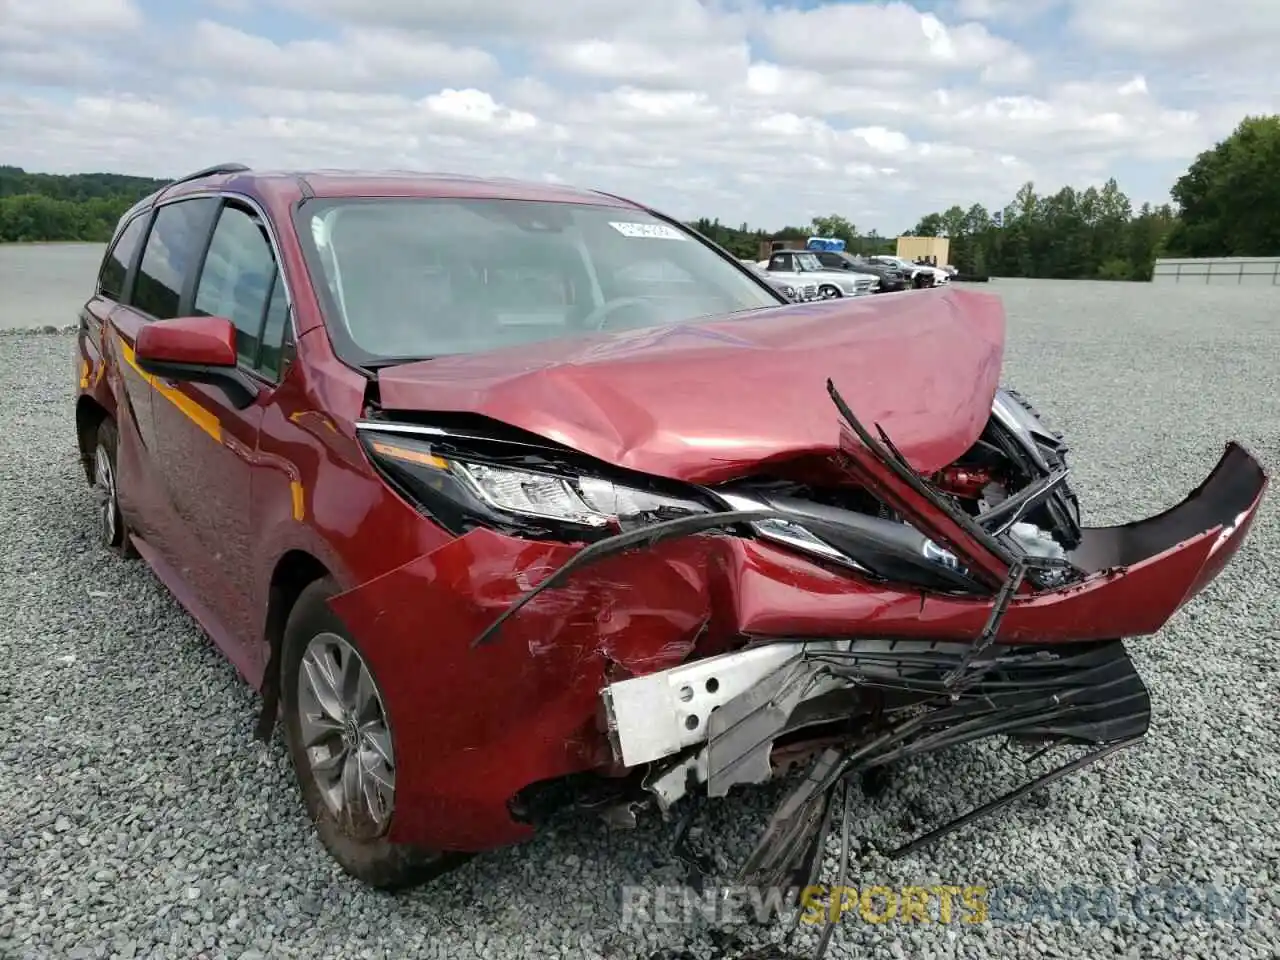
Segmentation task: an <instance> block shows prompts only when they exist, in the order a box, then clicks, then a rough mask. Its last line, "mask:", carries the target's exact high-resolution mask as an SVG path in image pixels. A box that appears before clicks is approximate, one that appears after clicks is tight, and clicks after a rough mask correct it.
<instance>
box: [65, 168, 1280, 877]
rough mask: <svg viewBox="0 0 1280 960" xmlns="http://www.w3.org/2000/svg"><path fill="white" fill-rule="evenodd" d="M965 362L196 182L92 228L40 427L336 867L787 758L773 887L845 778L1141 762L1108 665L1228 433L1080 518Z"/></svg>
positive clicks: (895, 300)
mask: <svg viewBox="0 0 1280 960" xmlns="http://www.w3.org/2000/svg"><path fill="white" fill-rule="evenodd" d="M1003 344H1004V316H1003V312H1002V309H1001V305H1000V301H999V300H998V299H996V298H995V297H992V296H990V295H987V294H981V293H977V292H972V291H967V290H964V289H961V288H954V287H953V288H942V289H939V290H933V291H921V292H903V293H897V294H889V295H885V296H882V297H874V298H860V299H856V300H848V301H844V300H836V301H829V302H822V303H816V304H788V303H787V302H786V301H785V299H784V298H783V296H782V295H781V294H779V293H777V292H776V291H775V290H774V289H772V288H771V287H770V286H769V285H768V284H767V282H766V281H765V280H764V279H763V278H761V277H758V276H756V275H755V274H754V273H753V272H751V271H750V270H748V269H747V268H745V267H744V266H743V265H742V264H741V263H739V262H738V261H737V260H736V259H735V258H734V257H733V256H732V255H730V254H729V253H727V252H726V251H724V250H722V249H720V248H718V247H716V246H714V245H712V244H711V243H709V242H708V241H706V240H705V239H704V238H702V237H700V236H698V235H696V234H694V233H692V232H690V231H689V230H688V229H687V228H685V227H684V226H682V225H681V224H680V223H678V222H676V221H674V220H672V219H669V218H667V217H665V216H663V215H661V214H659V213H656V212H655V211H653V210H650V209H649V208H647V207H644V206H641V205H638V204H635V203H632V202H630V201H626V200H622V199H619V198H617V197H613V196H609V195H605V194H602V193H595V192H590V191H580V190H574V189H569V188H567V187H562V186H550V185H546V184H529V183H520V182H515V181H508V180H485V179H478V178H471V177H464V176H444V175H425V174H402V173H387V174H357V173H335V172H316V173H297V172H263V171H252V170H249V169H248V168H246V167H243V166H241V165H237V164H230V165H223V166H219V167H215V168H211V169H209V170H204V171H200V172H199V173H197V174H193V175H192V176H190V177H187V178H184V179H182V180H180V181H177V182H175V183H173V184H171V185H169V186H167V187H166V188H164V189H162V190H160V191H159V192H157V193H156V194H154V195H153V196H151V197H148V198H147V199H145V200H144V201H142V202H140V203H139V204H137V205H136V206H135V207H134V208H133V209H131V210H130V211H129V212H128V213H127V214H126V215H125V216H124V218H123V219H122V220H121V222H120V224H119V226H118V228H117V230H116V234H115V237H114V238H113V240H112V242H111V245H110V247H109V250H108V253H107V255H106V257H105V259H104V261H103V264H102V268H101V273H100V276H99V277H98V281H97V287H96V290H95V292H94V293H93V295H92V296H91V297H90V298H89V300H88V302H87V303H86V304H85V306H84V308H83V310H82V313H81V317H80V334H79V337H78V354H77V358H76V364H77V376H78V383H79V390H78V394H77V405H76V426H77V430H78V435H79V444H80V453H81V456H82V458H83V462H84V466H85V471H86V476H87V478H88V479H89V481H90V482H91V484H92V485H93V487H94V488H95V489H96V491H97V494H98V496H99V497H100V502H101V513H100V516H101V529H102V538H103V541H104V542H105V543H106V544H107V545H108V546H110V547H111V548H113V549H115V550H117V551H119V552H121V553H124V554H128V555H135V554H136V555H141V557H142V559H144V560H145V561H146V562H147V563H148V564H149V565H150V567H151V568H152V569H153V570H154V571H155V573H156V575H157V576H158V577H159V578H160V580H162V581H163V582H164V584H165V585H166V586H167V587H168V588H169V589H170V590H171V591H172V592H173V594H174V595H175V596H176V597H177V598H178V600H179V601H180V602H181V603H182V605H183V606H184V607H185V608H186V609H187V610H189V611H190V612H191V613H192V614H193V616H194V617H195V618H196V619H197V620H198V621H199V623H200V624H201V625H202V627H203V628H204V629H205V630H206V631H207V632H208V634H209V635H210V637H212V639H213V640H214V642H215V643H216V644H217V645H218V646H219V647H220V648H221V649H222V650H223V651H224V652H225V654H226V656H227V657H228V658H229V659H230V660H231V661H232V663H234V664H235V666H236V668H237V669H238V670H239V671H240V672H241V673H242V674H243V675H244V677H245V679H246V680H247V681H248V682H249V683H251V684H252V685H253V686H254V687H255V688H256V689H258V690H260V691H261V693H262V696H263V712H262V716H261V723H260V726H259V733H260V735H261V736H264V737H266V736H269V735H270V734H271V731H272V729H273V727H274V725H275V723H276V721H277V719H278V720H279V721H280V723H281V725H282V727H283V733H284V736H285V738H286V740H287V743H288V747H289V753H290V756H291V759H292V763H293V766H294V768H295V770H296V772H297V777H298V782H299V785H300V790H301V794H302V798H303V800H304V802H305V804H306V808H307V810H308V812H309V814H310V816H311V817H312V819H313V820H314V821H315V823H316V826H317V829H318V831H319V834H320V837H321V839H322V840H323V842H324V844H325V846H326V847H327V848H328V850H329V851H330V852H331V853H332V854H333V856H334V857H335V858H336V860H337V861H338V862H339V863H340V864H341V865H342V867H343V868H344V869H345V870H347V871H348V872H349V873H351V874H352V875H354V876H356V877H359V878H360V879H362V880H364V881H366V882H367V883H370V884H374V885H377V886H382V887H396V886H402V885H405V884H407V883H412V882H417V881H420V880H422V879H424V878H426V877H428V876H430V875H431V874H433V873H438V872H439V871H441V870H443V869H446V868H447V867H449V866H450V865H451V864H454V863H457V862H458V861H459V860H460V859H461V858H463V857H465V856H467V855H469V854H474V853H476V852H479V851H483V850H488V849H492V848H495V847H499V846H502V845H506V844H512V843H515V842H518V841H521V840H524V839H526V838H528V837H530V836H531V835H532V833H533V831H534V830H535V828H536V825H537V823H538V821H539V819H540V818H541V817H543V816H545V815H546V814H547V813H548V812H549V811H551V810H554V809H558V805H559V804H563V803H570V804H585V805H589V806H592V807H594V808H596V809H599V810H601V811H604V812H606V813H608V814H609V816H610V817H611V818H612V819H613V820H615V821H622V822H626V821H627V820H629V819H630V818H631V817H632V816H633V815H634V811H635V809H636V806H637V804H638V803H645V802H647V803H649V804H652V805H654V806H656V807H657V808H658V809H659V810H661V811H662V812H663V813H664V814H665V813H667V812H669V811H671V810H672V809H673V808H674V807H676V806H681V807H682V808H684V809H693V808H694V807H696V806H697V805H698V804H700V803H704V802H706V801H707V800H708V798H716V797H723V796H724V795H725V794H726V793H728V791H729V790H730V789H731V788H732V787H734V786H735V785H738V784H755V783H761V782H763V781H766V780H769V779H771V778H773V777H775V776H779V775H781V774H783V773H784V772H785V771H788V770H791V769H794V768H796V767H797V766H801V767H803V768H804V769H807V770H808V771H809V774H808V776H806V777H804V778H798V779H797V786H796V787H795V790H794V792H793V793H792V794H791V795H790V796H789V797H788V798H787V800H786V802H785V803H784V804H782V805H781V806H780V807H779V808H778V812H777V814H776V815H775V817H774V820H773V822H772V823H771V824H770V825H769V827H768V829H767V830H766V831H765V833H764V835H763V836H762V838H761V841H760V845H759V847H758V848H757V849H756V851H755V853H754V854H753V855H752V856H751V858H750V859H749V861H748V862H747V863H746V864H745V865H744V867H743V876H749V877H751V878H753V879H755V880H759V881H771V880H773V881H776V880H778V879H780V878H787V877H795V876H797V875H801V874H803V872H804V871H805V870H807V869H809V868H810V867H811V866H812V863H813V862H814V851H815V850H817V849H819V848H820V847H821V839H822V837H823V835H824V832H825V830H826V829H827V828H828V826H829V824H830V820H831V818H830V817H829V816H828V815H827V813H828V811H829V809H830V800H831V797H832V795H833V792H834V791H835V788H836V786H837V785H840V784H843V783H847V781H848V780H849V778H850V777H852V776H854V775H858V776H866V775H867V774H868V772H869V771H876V770H879V769H883V768H885V767H886V766H888V765H890V764H892V763H894V762H896V761H898V760H901V759H903V758H906V757H910V756H913V755H917V754H920V753H923V752H926V751H932V750H938V749H941V748H943V747H947V746H951V745H955V744H962V743H966V742H971V741H975V740H978V739H981V738H986V737H992V736H1005V737H1009V738H1012V739H1014V740H1017V741H1022V742H1027V743H1041V742H1042V743H1047V744H1052V745H1066V746H1070V745H1075V746H1076V748H1077V749H1079V748H1084V750H1085V752H1084V753H1083V754H1082V755H1081V756H1079V757H1078V758H1077V759H1075V760H1073V761H1072V762H1070V763H1068V764H1065V765H1063V766H1059V767H1057V768H1055V769H1054V770H1052V771H1051V772H1050V773H1048V774H1046V775H1045V777H1055V776H1061V775H1063V774H1064V773H1066V772H1069V771H1070V770H1073V769H1077V768H1079V767H1080V766H1083V765H1084V764H1085V763H1087V762H1089V761H1090V760H1092V759H1095V758H1096V757H1097V756H1099V755H1101V754H1103V753H1105V752H1108V751H1110V750H1114V749H1117V748H1119V747H1122V746H1126V745H1128V744H1131V743H1133V742H1135V741H1137V740H1138V739H1140V738H1141V737H1142V736H1143V735H1144V734H1145V732H1146V730H1147V725H1148V720H1149V715H1150V702H1149V699H1148V695H1147V691H1146V688H1145V686H1144V685H1143V682H1142V680H1141V679H1140V678H1139V676H1138V675H1137V673H1136V672H1135V670H1134V667H1133V664H1132V662H1131V661H1130V659H1129V657H1128V655H1127V653H1126V651H1125V647H1124V643H1123V639H1124V638H1128V637H1135V636H1142V635H1147V634H1152V633H1155V632H1156V631H1158V630H1159V629H1160V628H1161V626H1162V625H1163V624H1164V623H1165V622H1166V620H1168V618H1169V617H1170V616H1171V615H1172V614H1173V613H1174V612H1175V611H1176V610H1177V609H1178V608H1179V607H1181V606H1182V605H1183V604H1185V603H1186V602H1187V601H1188V600H1189V599H1191V598H1192V597H1193V596H1195V594H1196V593H1197V592H1198V591H1200V590H1201V589H1202V588H1203V587H1204V586H1205V584H1207V583H1208V582H1209V581H1210V580H1212V579H1213V578H1214V577H1215V576H1216V575H1217V574H1218V573H1219V571H1221V570H1222V568H1223V566H1224V564H1226V563H1227V562H1228V561H1229V559H1230V558H1231V557H1232V555H1233V554H1234V553H1235V552H1236V551H1237V550H1238V549H1239V547H1240V544H1241V543H1242V541H1243V540H1244V538H1245V536H1246V535H1247V532H1248V530H1249V527H1250V525H1251V524H1252V522H1253V519H1254V516H1255V514H1256V512H1257V509H1258V505H1259V502H1260V500H1261V498H1262V496H1263V493H1264V491H1265V489H1266V486H1267V482H1268V481H1267V477H1266V475H1265V473H1264V471H1263V470H1262V469H1261V467H1260V466H1259V464H1258V463H1257V462H1256V461H1255V460H1254V459H1253V457H1251V456H1250V455H1249V453H1248V452H1246V451H1245V450H1244V449H1243V448H1241V447H1240V446H1238V445H1235V444H1228V445H1227V447H1226V449H1225V452H1224V454H1223V456H1222V458H1221V460H1220V461H1219V463H1218V464H1217V466H1216V467H1214V468H1213V470H1212V472H1211V473H1209V475H1208V477H1207V479H1206V480H1205V481H1204V483H1203V484H1202V485H1201V486H1200V487H1199V488H1198V489H1196V490H1195V491H1193V492H1192V493H1191V494H1190V495H1189V496H1188V497H1187V499H1186V500H1184V501H1183V502H1182V503H1181V504H1179V505H1177V506H1175V507H1172V508H1171V509H1170V510H1168V511H1166V512H1164V513H1161V514H1159V515H1157V516H1154V517H1150V518H1148V519H1145V520H1139V521H1137V522H1135V523H1131V524H1126V525H1122V526H1113V527H1089V526H1084V525H1083V524H1082V521H1081V514H1080V509H1079V505H1078V503H1077V500H1076V496H1075V494H1074V493H1073V491H1072V489H1071V486H1070V477H1069V470H1068V465H1067V458H1066V446H1065V444H1064V442H1063V439H1062V437H1061V436H1059V435H1058V434H1057V433H1055V432H1053V431H1052V430H1050V429H1049V428H1048V427H1046V426H1045V425H1044V423H1043V422H1042V421H1041V418H1040V417H1039V416H1038V415H1037V413H1036V411H1035V410H1034V409H1033V408H1032V407H1031V406H1030V404H1029V403H1028V402H1027V401H1026V400H1025V399H1023V398H1022V397H1021V396H1019V395H1018V394H1015V393H1013V392H1010V391H1008V390H1005V389H1002V387H1001V384H1000V375H1001V360H1002V353H1003ZM1036 782H1043V779H1042V780H1040V781H1036ZM1024 792H1025V791H1024ZM1009 799H1010V797H1008V796H1006V797H1004V798H999V799H997V800H995V801H993V804H992V805H990V806H989V807H987V808H983V809H982V810H980V811H976V812H988V811H989V810H990V809H994V808H995V806H998V805H999V804H1001V803H1005V802H1007V801H1008V800H1009ZM954 826H956V824H955V823H953V824H948V825H944V826H943V827H941V828H939V830H935V831H932V832H931V833H930V834H927V835H926V836H925V837H921V838H918V839H917V840H916V841H913V842H912V844H908V845H906V846H904V847H902V848H900V852H901V850H905V849H908V848H910V847H911V846H913V845H914V844H918V843H919V842H923V841H924V840H927V839H929V838H930V837H933V836H936V835H938V834H939V832H940V831H941V830H946V829H952V828H954Z"/></svg>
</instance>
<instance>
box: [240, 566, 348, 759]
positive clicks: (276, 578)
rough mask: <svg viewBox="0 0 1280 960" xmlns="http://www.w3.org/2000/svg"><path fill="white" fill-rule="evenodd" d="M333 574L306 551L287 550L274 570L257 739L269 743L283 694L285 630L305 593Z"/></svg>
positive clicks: (269, 603) (268, 596) (265, 636)
mask: <svg viewBox="0 0 1280 960" xmlns="http://www.w3.org/2000/svg"><path fill="white" fill-rule="evenodd" d="M332 576H333V574H332V572H331V571H330V570H329V568H328V567H327V566H325V564H324V563H323V562H322V561H321V560H320V559H319V558H317V557H316V556H315V555H314V554H312V553H308V552H307V551H306V550H300V549H291V550H286V551H285V552H284V554H282V555H281V557H280V559H279V560H277V561H276V565H275V568H274V569H273V570H272V571H271V582H270V586H269V587H268V589H267V617H266V621H265V626H264V630H263V633H264V638H263V639H264V640H265V641H266V644H267V666H266V669H265V670H264V671H263V674H262V715H261V716H260V717H259V719H258V738H259V739H261V740H266V739H268V738H269V737H270V736H271V731H272V730H273V729H274V727H275V721H276V713H277V710H278V706H279V695H280V651H281V646H282V644H283V641H284V631H285V627H286V625H287V624H288V623H289V614H291V613H292V612H293V608H294V606H295V604H297V602H298V597H300V596H301V595H302V591H304V590H306V589H307V587H309V586H311V584H313V583H315V582H316V581H317V580H323V579H324V578H325V577H332Z"/></svg>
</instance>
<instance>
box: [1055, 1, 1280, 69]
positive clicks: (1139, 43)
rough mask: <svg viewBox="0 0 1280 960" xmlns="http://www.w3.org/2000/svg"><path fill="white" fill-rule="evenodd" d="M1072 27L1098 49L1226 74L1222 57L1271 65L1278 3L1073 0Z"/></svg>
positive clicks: (1277, 39)
mask: <svg viewBox="0 0 1280 960" xmlns="http://www.w3.org/2000/svg"><path fill="white" fill-rule="evenodd" d="M1071 25H1072V27H1073V29H1074V30H1075V31H1076V32H1077V33H1079V34H1081V35H1082V36H1084V37H1085V38H1087V39H1088V40H1090V41H1091V42H1093V43H1094V44H1096V45H1098V46H1099V47H1103V48H1107V49H1111V50H1118V51H1124V52H1128V53H1141V54H1155V55H1159V56H1163V57H1172V56H1178V57H1183V56H1187V57H1191V58H1193V59H1196V60H1202V59H1204V58H1213V59H1216V60H1217V62H1218V63H1219V65H1220V68H1221V69H1222V70H1223V71H1224V72H1227V73H1230V72H1232V71H1233V61H1232V60H1231V59H1229V58H1225V59H1218V58H1221V57H1223V55H1224V54H1230V53H1234V54H1236V55H1240V54H1244V53H1259V52H1261V53H1265V54H1267V55H1268V58H1269V60H1270V64H1271V66H1272V68H1273V69H1272V72H1271V86H1272V87H1274V86H1275V77H1276V75H1277V74H1276V70H1275V69H1274V68H1275V62H1276V61H1275V57H1276V48H1277V45H1280V3H1276V2H1275V0H1236V2H1235V3H1232V4H1230V5H1227V6H1223V7H1212V6H1208V5H1206V4H1205V3H1203V2H1202V0H1073V2H1072V11H1071Z"/></svg>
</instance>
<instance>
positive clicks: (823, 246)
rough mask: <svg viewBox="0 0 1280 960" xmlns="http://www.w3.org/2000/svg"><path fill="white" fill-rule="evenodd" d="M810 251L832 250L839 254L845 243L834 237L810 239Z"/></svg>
mask: <svg viewBox="0 0 1280 960" xmlns="http://www.w3.org/2000/svg"><path fill="white" fill-rule="evenodd" d="M809 249H810V250H831V251H836V252H839V251H841V250H843V249H844V241H843V240H837V239H835V238H834V237H810V238H809Z"/></svg>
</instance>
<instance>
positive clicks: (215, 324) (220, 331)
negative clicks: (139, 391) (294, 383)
mask: <svg viewBox="0 0 1280 960" xmlns="http://www.w3.org/2000/svg"><path fill="white" fill-rule="evenodd" d="M133 349H134V356H135V357H136V359H137V361H138V367H139V368H140V369H142V370H144V371H145V372H147V373H149V374H151V375H152V376H155V377H162V378H164V379H167V380H183V381H188V382H191V383H207V384H209V385H210V386H214V387H217V388H218V389H220V390H221V391H222V392H223V393H225V394H226V395H227V399H229V400H230V401H231V403H232V405H234V406H235V408H236V409H237V410H243V409H244V408H245V407H247V406H249V404H251V403H253V401H254V399H256V398H257V396H258V389H257V386H256V385H255V384H254V382H253V381H252V380H251V379H249V378H248V377H247V376H245V375H244V374H243V373H241V372H240V370H239V368H238V367H237V366H236V328H235V325H234V324H233V323H232V322H231V321H230V320H228V319H227V318H226V317H175V318H174V319H172V320H152V321H151V322H150V323H146V324H143V326H142V328H141V329H140V330H139V331H138V339H137V342H136V343H135V344H134V348H133Z"/></svg>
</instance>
